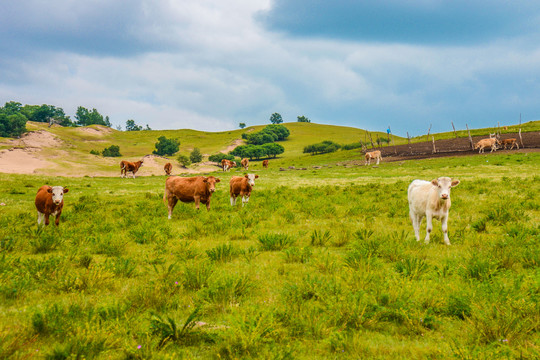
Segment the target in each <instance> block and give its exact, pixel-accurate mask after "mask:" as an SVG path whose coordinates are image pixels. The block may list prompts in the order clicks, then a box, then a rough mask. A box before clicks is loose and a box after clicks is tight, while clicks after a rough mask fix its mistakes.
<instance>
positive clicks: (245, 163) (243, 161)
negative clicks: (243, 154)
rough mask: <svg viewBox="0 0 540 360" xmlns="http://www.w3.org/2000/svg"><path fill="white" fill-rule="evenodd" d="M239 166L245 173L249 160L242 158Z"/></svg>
mask: <svg viewBox="0 0 540 360" xmlns="http://www.w3.org/2000/svg"><path fill="white" fill-rule="evenodd" d="M240 164H241V165H242V167H243V168H244V170H246V171H247V169H248V167H249V160H248V159H247V158H243V159H242V161H240Z"/></svg>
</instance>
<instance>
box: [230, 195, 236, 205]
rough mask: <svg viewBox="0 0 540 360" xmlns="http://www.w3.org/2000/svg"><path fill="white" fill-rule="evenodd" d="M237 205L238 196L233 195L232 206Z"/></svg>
mask: <svg viewBox="0 0 540 360" xmlns="http://www.w3.org/2000/svg"><path fill="white" fill-rule="evenodd" d="M234 205H236V196H234V195H231V206H234Z"/></svg>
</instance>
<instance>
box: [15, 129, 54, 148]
mask: <svg viewBox="0 0 540 360" xmlns="http://www.w3.org/2000/svg"><path fill="white" fill-rule="evenodd" d="M10 145H13V146H14V147H21V148H27V147H30V148H40V149H41V148H46V147H48V148H56V147H61V146H63V145H64V143H63V141H62V140H60V139H58V137H57V136H56V135H54V134H52V133H50V132H48V131H45V130H39V131H31V132H28V133H26V134H24V135H23V136H21V138H20V139H16V140H11V142H10Z"/></svg>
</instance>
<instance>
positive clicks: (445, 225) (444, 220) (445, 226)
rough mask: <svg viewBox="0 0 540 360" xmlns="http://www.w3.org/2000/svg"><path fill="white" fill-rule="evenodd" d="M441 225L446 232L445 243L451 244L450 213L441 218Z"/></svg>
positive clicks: (444, 232)
mask: <svg viewBox="0 0 540 360" xmlns="http://www.w3.org/2000/svg"><path fill="white" fill-rule="evenodd" d="M441 225H442V231H443V234H444V243H445V244H446V245H450V239H449V238H448V214H446V215H445V216H443V217H442V218H441Z"/></svg>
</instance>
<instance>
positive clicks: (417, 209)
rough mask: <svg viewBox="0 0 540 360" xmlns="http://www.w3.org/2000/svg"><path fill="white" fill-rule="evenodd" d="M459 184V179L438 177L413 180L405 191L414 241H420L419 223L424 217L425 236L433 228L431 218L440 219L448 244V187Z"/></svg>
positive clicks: (449, 203)
mask: <svg viewBox="0 0 540 360" xmlns="http://www.w3.org/2000/svg"><path fill="white" fill-rule="evenodd" d="M458 184H459V180H454V179H451V178H449V177H440V178H438V179H435V180H432V181H425V180H414V181H413V182H412V183H411V184H410V185H409V189H408V191H407V193H408V200H409V215H410V217H411V220H412V223H413V228H414V235H415V236H416V241H420V224H421V223H422V219H423V218H424V216H425V217H426V230H427V231H426V238H425V239H424V241H425V243H426V244H427V243H428V242H429V235H430V233H431V230H432V229H433V223H432V220H433V218H436V219H440V220H441V225H442V231H443V233H444V243H445V244H446V245H450V239H449V238H448V210H450V205H451V202H450V188H452V187H455V186H457V185H458Z"/></svg>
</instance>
